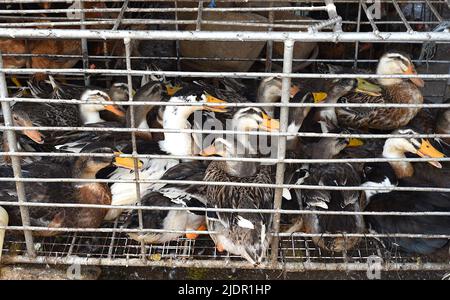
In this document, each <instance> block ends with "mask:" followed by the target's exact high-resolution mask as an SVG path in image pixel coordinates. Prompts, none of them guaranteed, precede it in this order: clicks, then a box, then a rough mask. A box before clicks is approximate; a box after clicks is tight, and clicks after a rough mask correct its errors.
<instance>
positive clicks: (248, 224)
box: [237, 216, 255, 229]
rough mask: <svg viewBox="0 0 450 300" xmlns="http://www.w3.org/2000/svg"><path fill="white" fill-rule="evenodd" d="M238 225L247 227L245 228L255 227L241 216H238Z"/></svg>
mask: <svg viewBox="0 0 450 300" xmlns="http://www.w3.org/2000/svg"><path fill="white" fill-rule="evenodd" d="M237 219H238V222H237V224H238V226H239V227H242V228H247V229H255V225H253V223H252V222H251V221H249V220H247V219H245V218H243V217H242V216H238V217H237Z"/></svg>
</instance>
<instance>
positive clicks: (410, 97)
mask: <svg viewBox="0 0 450 300" xmlns="http://www.w3.org/2000/svg"><path fill="white" fill-rule="evenodd" d="M339 103H377V104H383V103H397V104H422V103H423V96H422V93H421V92H420V91H419V89H418V88H417V87H416V86H415V85H414V84H413V83H410V82H407V81H403V82H401V83H398V84H396V85H392V86H386V87H384V90H383V94H382V96H379V97H376V96H370V95H366V94H362V93H351V94H348V95H346V96H344V97H342V98H341V99H340V100H339ZM419 111H420V108H356V107H348V108H337V109H336V113H337V116H338V120H339V124H340V125H341V126H344V127H352V128H372V129H379V130H394V129H397V128H400V127H403V126H406V125H407V124H408V123H409V122H410V121H411V120H412V119H413V118H414V117H415V116H416V115H417V113H418V112H419Z"/></svg>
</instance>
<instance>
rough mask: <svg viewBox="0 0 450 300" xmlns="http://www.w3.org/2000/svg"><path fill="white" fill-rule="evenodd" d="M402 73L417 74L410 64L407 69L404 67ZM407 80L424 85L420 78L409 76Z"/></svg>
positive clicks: (419, 85)
mask: <svg viewBox="0 0 450 300" xmlns="http://www.w3.org/2000/svg"><path fill="white" fill-rule="evenodd" d="M403 74H405V75H417V72H416V69H415V68H414V65H412V64H411V65H410V66H409V67H408V69H406V71H405V72H404V73H403ZM409 80H411V81H412V83H414V84H415V85H417V86H418V87H424V86H425V82H424V81H423V80H422V79H421V78H410V79H409Z"/></svg>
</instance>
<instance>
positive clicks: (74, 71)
mask: <svg viewBox="0 0 450 300" xmlns="http://www.w3.org/2000/svg"><path fill="white" fill-rule="evenodd" d="M196 32H197V31H196ZM0 33H1V30H0ZM449 41H450V33H449ZM0 71H2V72H4V73H6V74H35V73H45V74H58V75H61V74H72V75H76V74H83V75H84V74H102V75H116V76H123V75H124V74H131V75H133V76H141V75H156V76H158V75H165V76H166V77H181V76H182V77H205V78H211V77H212V78H215V77H230V78H267V77H277V78H293V79H294V78H311V79H314V78H333V79H335V78H362V79H377V78H402V79H409V78H422V79H442V80H444V79H448V78H450V74H420V75H377V74H319V73H286V74H285V73H262V72H184V71H183V72H181V71H145V70H131V71H126V70H111V69H41V68H34V69H27V68H24V69H11V68H3V69H0Z"/></svg>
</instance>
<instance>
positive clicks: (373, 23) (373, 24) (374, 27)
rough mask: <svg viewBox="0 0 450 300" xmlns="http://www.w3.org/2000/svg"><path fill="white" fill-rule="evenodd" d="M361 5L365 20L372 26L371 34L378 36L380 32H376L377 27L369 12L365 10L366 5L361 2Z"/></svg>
mask: <svg viewBox="0 0 450 300" xmlns="http://www.w3.org/2000/svg"><path fill="white" fill-rule="evenodd" d="M361 5H362V7H363V9H364V12H365V13H366V16H367V19H368V20H369V22H370V26H372V30H373V33H374V34H377V35H378V34H380V30H378V26H377V25H376V24H375V22H374V21H373V20H374V16H373V15H372V13H371V12H369V9H368V8H367V5H366V3H364V2H361Z"/></svg>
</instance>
